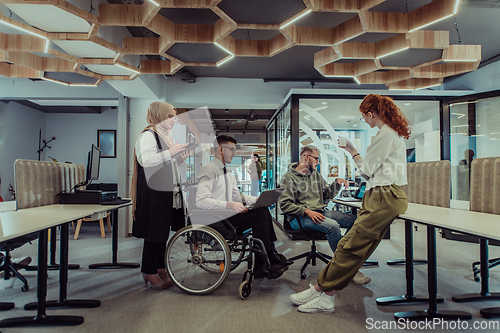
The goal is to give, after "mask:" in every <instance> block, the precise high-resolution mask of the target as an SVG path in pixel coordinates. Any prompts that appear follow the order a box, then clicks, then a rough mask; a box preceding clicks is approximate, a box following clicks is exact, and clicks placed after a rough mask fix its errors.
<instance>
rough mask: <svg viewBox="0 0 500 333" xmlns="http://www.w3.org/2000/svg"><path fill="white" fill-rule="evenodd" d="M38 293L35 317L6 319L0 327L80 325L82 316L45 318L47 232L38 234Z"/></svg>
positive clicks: (0, 323)
mask: <svg viewBox="0 0 500 333" xmlns="http://www.w3.org/2000/svg"><path fill="white" fill-rule="evenodd" d="M38 235H39V236H38V268H39V269H38V276H37V283H38V286H37V288H38V291H37V298H38V304H37V315H36V316H34V317H18V318H8V319H4V320H1V321H0V327H19V326H29V325H35V326H36V325H80V324H82V323H83V317H82V316H47V314H46V313H45V310H46V299H45V298H46V297H47V230H42V231H40V232H39V233H38Z"/></svg>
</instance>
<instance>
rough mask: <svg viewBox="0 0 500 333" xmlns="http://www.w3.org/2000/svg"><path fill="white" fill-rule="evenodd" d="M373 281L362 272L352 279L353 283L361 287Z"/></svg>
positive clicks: (358, 272)
mask: <svg viewBox="0 0 500 333" xmlns="http://www.w3.org/2000/svg"><path fill="white" fill-rule="evenodd" d="M371 280H372V279H370V278H369V277H368V276H366V275H364V274H363V273H361V272H360V271H357V272H356V275H354V277H353V278H352V282H354V283H356V284H359V285H360V286H362V285H364V284H367V283H369V282H370V281H371Z"/></svg>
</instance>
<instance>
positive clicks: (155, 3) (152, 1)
mask: <svg viewBox="0 0 500 333" xmlns="http://www.w3.org/2000/svg"><path fill="white" fill-rule="evenodd" d="M148 1H149V2H151V3H152V4H154V5H157V6H158V7H160V5H159V4H158V3H157V2H156V1H154V0H148Z"/></svg>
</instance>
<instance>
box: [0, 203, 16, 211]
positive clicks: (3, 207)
mask: <svg viewBox="0 0 500 333" xmlns="http://www.w3.org/2000/svg"><path fill="white" fill-rule="evenodd" d="M11 210H16V202H15V201H3V202H0V213H1V212H8V211H11Z"/></svg>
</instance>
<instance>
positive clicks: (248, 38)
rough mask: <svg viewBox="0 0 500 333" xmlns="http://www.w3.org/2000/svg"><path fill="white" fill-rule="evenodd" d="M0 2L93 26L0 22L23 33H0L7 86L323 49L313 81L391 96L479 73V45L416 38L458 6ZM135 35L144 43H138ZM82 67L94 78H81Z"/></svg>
mask: <svg viewBox="0 0 500 333" xmlns="http://www.w3.org/2000/svg"><path fill="white" fill-rule="evenodd" d="M3 2H4V3H8V4H13V5H12V8H15V9H16V10H18V11H20V10H21V9H19V8H21V7H22V6H23V5H28V4H29V6H42V5H44V6H52V7H54V8H56V9H57V10H58V11H64V13H66V14H64V15H65V16H67V15H70V16H71V15H73V16H74V17H75V20H82V21H86V22H87V23H88V25H89V28H88V29H87V31H85V32H74V31H70V30H71V29H69V31H57V32H49V33H47V32H46V31H43V30H40V29H38V28H36V27H35V26H32V25H30V24H31V23H29V24H26V23H23V22H18V21H16V20H13V19H11V18H8V17H5V16H1V15H0V23H2V24H3V25H4V26H7V27H10V28H14V29H17V30H18V31H20V33H18V34H12V33H11V32H8V33H1V30H0V51H1V52H2V53H1V54H2V56H1V59H0V60H4V62H5V61H9V62H11V64H5V63H3V64H2V70H1V72H0V75H5V76H10V75H13V74H12V73H14V75H21V76H22V75H24V76H32V75H35V74H37V73H38V71H44V70H48V71H51V72H75V73H79V74H82V73H81V72H82V71H83V72H84V73H83V74H82V75H89V76H92V77H95V78H97V79H102V80H107V79H109V80H133V79H135V78H136V77H137V76H138V75H140V74H167V75H171V74H173V73H175V72H176V71H178V70H179V69H181V68H184V67H186V66H190V67H216V66H217V67H220V66H225V64H226V62H228V63H229V60H230V59H232V58H233V57H238V58H242V57H243V58H249V59H251V58H255V57H258V58H266V57H275V56H277V55H278V54H280V53H282V52H283V51H285V50H289V49H291V48H292V47H293V46H297V48H304V50H305V48H312V47H318V48H319V51H317V52H314V53H312V52H311V54H310V55H309V56H310V57H311V58H310V63H314V68H315V69H316V71H317V72H318V73H319V74H318V73H316V76H318V75H320V76H325V77H337V78H342V77H347V78H352V79H353V80H358V81H359V82H360V83H365V84H380V83H386V84H391V85H392V86H395V85H394V84H393V82H398V85H399V86H400V87H407V86H408V87H411V88H412V89H414V88H415V87H420V86H422V85H423V84H424V83H429V82H431V81H422V80H426V79H428V80H436V79H442V78H444V77H447V76H451V75H456V74H461V73H465V72H467V71H471V70H475V69H477V66H478V64H479V62H480V60H481V48H480V46H479V45H449V42H450V41H449V32H448V31H427V30H420V29H422V28H424V27H425V26H427V25H429V24H432V23H434V22H437V21H439V20H442V19H444V18H446V17H449V16H451V15H454V14H455V13H456V12H457V11H458V8H459V7H458V4H459V2H458V0H433V1H431V0H415V1H412V2H411V4H410V5H408V3H406V5H403V4H402V3H401V1H399V0H397V1H396V0H281V1H268V0H146V1H143V3H142V4H106V3H102V4H99V11H98V16H96V15H94V14H92V13H88V12H87V11H85V10H82V9H81V8H79V7H77V6H75V5H72V4H70V3H69V2H67V1H64V0H44V1H41V0H3ZM40 8H41V7H40ZM30 10H31V11H32V9H30ZM311 13H312V14H311ZM101 26H107V27H128V28H129V29H136V30H134V31H136V34H133V36H134V37H125V38H123V40H122V45H121V46H119V45H115V44H113V43H111V42H109V41H107V40H105V39H102V38H100V37H97V36H101V34H100V33H99V30H100V27H101ZM141 29H142V30H145V29H149V30H150V33H149V34H145V35H144V36H143V37H137V34H138V33H142V30H141ZM11 30H12V29H11ZM145 31H147V30H145ZM107 34H109V32H107ZM102 35H106V34H102ZM77 43H80V44H77ZM82 43H83V44H82ZM85 43H87V44H85ZM55 45H57V46H59V47H60V49H59V48H57V47H56V46H55ZM51 46H52V47H54V49H53V48H51ZM183 48H184V49H183ZM321 48H324V49H321ZM294 50H298V49H294ZM307 52H310V51H307ZM307 52H301V54H306V53H307ZM34 53H36V54H34ZM44 54H47V55H50V56H52V57H46V56H44ZM126 55H140V56H143V55H144V56H147V55H161V56H163V57H164V58H163V59H165V58H166V59H165V60H153V59H149V60H142V61H141V69H139V68H137V67H134V66H130V65H128V64H126V63H123V62H121V59H122V58H123V57H124V56H126ZM287 56H288V52H287ZM292 58H293V57H292ZM7 59H9V60H7ZM293 61H296V59H295V58H294V59H293ZM235 63H238V62H235V61H234V60H233V62H232V65H229V66H230V67H231V66H234V64H235ZM250 63H252V62H250ZM267 63H271V62H267ZM82 64H87V65H88V66H90V67H94V69H95V71H94V72H92V71H85V70H84V69H82V68H80V66H81V65H82ZM302 64H303V66H310V65H307V64H306V63H304V62H302ZM12 66H14V67H12ZM96 66H97V67H96ZM99 66H104V67H99ZM116 66H119V67H121V69H117V67H116ZM25 68H27V69H25ZM380 69H385V70H387V72H380V71H379V70H380ZM412 78H414V79H418V80H417V81H415V80H412ZM347 81H349V80H347ZM432 82H434V81H432ZM415 89H416V88H415Z"/></svg>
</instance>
